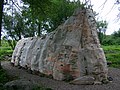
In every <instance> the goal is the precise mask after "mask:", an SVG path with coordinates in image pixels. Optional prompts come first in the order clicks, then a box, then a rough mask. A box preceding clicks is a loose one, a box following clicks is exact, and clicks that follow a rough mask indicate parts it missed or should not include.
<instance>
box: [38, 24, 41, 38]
mask: <svg viewBox="0 0 120 90" xmlns="http://www.w3.org/2000/svg"><path fill="white" fill-rule="evenodd" d="M40 35H41V24H40V23H39V24H38V36H40Z"/></svg>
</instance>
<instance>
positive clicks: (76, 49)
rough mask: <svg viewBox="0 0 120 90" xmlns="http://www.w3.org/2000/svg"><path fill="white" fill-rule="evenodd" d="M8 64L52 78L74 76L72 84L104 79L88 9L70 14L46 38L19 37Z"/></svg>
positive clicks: (101, 54) (104, 69) (104, 66)
mask: <svg viewBox="0 0 120 90" xmlns="http://www.w3.org/2000/svg"><path fill="white" fill-rule="evenodd" d="M11 62H12V63H14V65H15V66H18V65H20V66H22V67H27V68H29V69H31V70H32V71H39V72H40V73H44V74H46V75H52V76H53V78H54V79H56V80H65V79H68V78H69V79H70V78H72V79H74V80H73V81H71V83H73V84H97V83H98V84H99V83H101V82H104V81H107V72H108V69H107V64H106V59H105V55H104V52H103V49H102V48H101V47H100V43H99V40H98V36H97V31H96V22H95V19H94V14H93V12H92V10H90V9H84V10H83V9H77V10H76V11H75V12H74V14H73V15H72V16H71V17H70V18H69V19H68V20H66V22H65V23H64V24H62V25H60V26H59V27H58V28H57V29H56V30H55V31H54V32H52V33H50V34H48V35H47V36H46V37H42V38H37V37H31V38H25V39H22V40H20V41H19V42H18V43H17V45H16V47H15V50H14V52H13V56H12V61H11Z"/></svg>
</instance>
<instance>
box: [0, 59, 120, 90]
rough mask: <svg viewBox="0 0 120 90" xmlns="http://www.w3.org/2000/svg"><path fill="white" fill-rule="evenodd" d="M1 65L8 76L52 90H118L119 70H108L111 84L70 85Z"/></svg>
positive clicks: (3, 63)
mask: <svg viewBox="0 0 120 90" xmlns="http://www.w3.org/2000/svg"><path fill="white" fill-rule="evenodd" d="M1 65H2V67H3V69H5V70H6V71H7V73H8V75H10V76H15V77H16V76H17V77H19V78H20V79H27V80H30V81H31V82H33V83H36V84H39V85H43V86H45V87H49V88H52V89H53V90H120V69H117V68H109V74H108V75H109V76H110V77H112V78H113V82H111V83H108V84H104V85H72V84H69V83H66V82H64V81H57V80H53V79H49V78H46V77H40V76H37V75H33V74H30V73H28V72H26V70H23V69H18V68H17V67H13V66H12V65H11V64H10V62H8V61H2V62H1Z"/></svg>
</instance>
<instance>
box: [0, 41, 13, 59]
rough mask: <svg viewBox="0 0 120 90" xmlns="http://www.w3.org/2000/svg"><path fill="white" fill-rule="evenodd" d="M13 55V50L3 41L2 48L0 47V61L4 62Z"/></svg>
mask: <svg viewBox="0 0 120 90" xmlns="http://www.w3.org/2000/svg"><path fill="white" fill-rule="evenodd" d="M12 53H13V50H12V49H11V47H10V46H9V44H8V43H7V41H5V40H2V41H1V47H0V60H4V57H5V56H11V55H12Z"/></svg>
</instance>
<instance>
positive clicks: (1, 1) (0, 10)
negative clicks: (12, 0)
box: [0, 0, 4, 46]
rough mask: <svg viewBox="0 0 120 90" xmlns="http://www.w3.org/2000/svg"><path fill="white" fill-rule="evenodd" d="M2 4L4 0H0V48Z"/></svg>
mask: <svg viewBox="0 0 120 90" xmlns="http://www.w3.org/2000/svg"><path fill="white" fill-rule="evenodd" d="M3 4H4V0H0V46H1V32H2V14H3Z"/></svg>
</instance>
